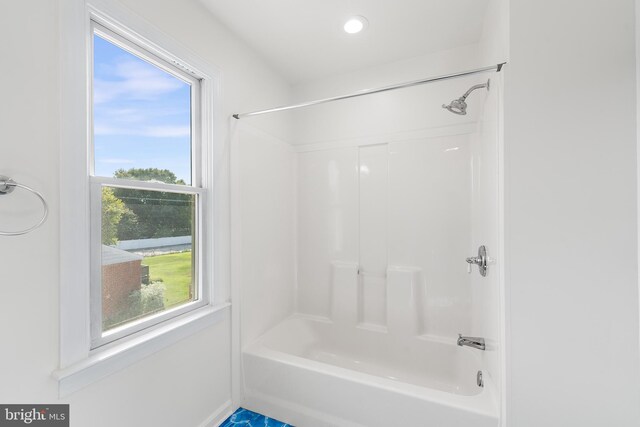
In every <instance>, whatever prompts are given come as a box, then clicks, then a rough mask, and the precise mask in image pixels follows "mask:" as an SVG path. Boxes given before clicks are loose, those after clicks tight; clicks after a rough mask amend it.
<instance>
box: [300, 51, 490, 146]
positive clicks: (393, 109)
mask: <svg viewBox="0 0 640 427" xmlns="http://www.w3.org/2000/svg"><path fill="white" fill-rule="evenodd" d="M479 54H480V49H479V47H478V46H477V45H471V46H464V47H460V48H457V49H451V50H447V51H443V52H438V53H435V54H431V55H426V56H421V57H416V58H411V59H407V60H404V61H398V62H392V63H389V64H384V65H381V66H378V67H373V68H368V69H365V70H360V71H357V72H352V73H348V74H344V75H339V76H332V77H330V78H325V79H321V80H316V81H311V82H307V83H305V84H300V85H297V86H295V87H294V91H295V92H294V96H295V99H296V100H298V101H308V100H313V99H319V98H325V97H330V96H337V95H344V94H348V93H353V92H356V91H360V90H363V89H367V88H375V87H381V86H386V85H391V84H396V83H401V82H407V81H413V80H418V79H423V78H425V77H431V76H438V75H441V74H447V73H451V72H458V71H461V70H469V69H474V68H478V67H480V66H482V65H485V64H482V63H481V60H480V56H479ZM488 77H489V75H486V76H483V75H477V76H471V77H466V78H461V79H456V80H449V81H444V82H439V83H435V84H427V85H423V86H418V87H413V88H410V89H402V90H397V91H393V92H386V93H380V94H375V95H368V96H366V97H362V98H354V99H349V100H343V101H338V102H332V103H329V104H324V105H318V106H314V107H309V108H304V109H300V110H297V111H295V112H293V113H292V115H293V118H294V132H295V138H293V139H292V142H293V143H294V144H295V145H305V144H312V143H318V142H327V141H342V140H349V139H356V138H362V137H364V138H369V139H370V138H371V137H373V136H381V135H385V134H390V133H397V132H398V131H399V130H402V131H411V130H417V129H425V128H433V127H439V126H451V125H458V124H460V123H470V122H474V121H475V120H476V118H477V111H478V108H477V107H478V106H479V105H481V102H480V100H479V99H478V97H476V96H474V97H470V98H469V114H468V115H467V116H464V117H461V116H456V115H454V114H451V113H448V112H447V111H446V110H443V109H442V108H441V106H442V104H448V103H449V102H450V101H451V100H452V99H455V98H458V97H460V96H461V95H462V94H463V93H464V92H465V91H466V90H467V89H468V88H469V87H471V86H472V85H474V84H477V83H483V82H484V81H486V79H487V78H488Z"/></svg>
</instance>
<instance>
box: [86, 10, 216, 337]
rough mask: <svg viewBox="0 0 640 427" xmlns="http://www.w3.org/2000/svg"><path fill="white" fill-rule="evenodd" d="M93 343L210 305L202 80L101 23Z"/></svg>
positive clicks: (92, 172)
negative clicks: (205, 252)
mask: <svg viewBox="0 0 640 427" xmlns="http://www.w3.org/2000/svg"><path fill="white" fill-rule="evenodd" d="M92 54H93V58H92V64H91V66H92V81H91V95H92V102H91V118H92V121H91V122H92V129H91V138H90V147H89V155H90V159H91V161H90V167H89V181H90V204H91V209H90V212H91V213H90V215H91V218H90V229H91V237H90V241H91V243H90V245H91V292H90V297H91V348H92V349H95V348H98V347H100V346H102V345H105V344H108V343H110V342H113V341H115V340H117V339H119V338H122V337H125V336H128V335H131V334H134V333H136V332H139V331H142V330H144V329H146V328H149V327H151V326H153V325H157V324H159V323H161V322H164V321H166V320H168V319H172V318H175V317H176V316H180V315H183V314H185V313H187V312H189V311H192V310H194V309H197V308H199V307H202V306H204V305H206V304H208V303H209V292H208V287H207V286H204V282H205V280H206V279H207V278H206V277H204V274H205V271H206V270H205V269H204V268H203V247H205V245H204V243H205V242H204V240H206V238H205V235H204V233H203V230H204V229H205V228H206V227H205V224H204V222H203V221H204V219H205V218H206V216H205V202H204V200H205V198H206V196H207V193H206V188H205V187H204V185H203V179H202V167H201V164H202V162H201V160H202V159H201V156H202V145H203V143H202V137H201V132H200V128H201V127H200V125H201V117H202V108H201V102H200V100H201V79H200V78H198V77H197V76H196V75H194V74H193V73H192V72H190V71H189V70H187V69H184V68H182V67H180V66H179V64H180V62H179V61H177V60H172V59H170V58H163V57H160V56H158V55H155V54H154V53H152V52H150V51H148V50H145V49H144V48H142V47H140V46H139V45H137V44H135V43H133V42H132V41H130V40H127V39H126V38H124V37H122V36H121V35H119V34H117V33H115V32H113V31H111V30H110V29H108V28H106V27H104V26H102V25H100V24H98V23H95V22H92Z"/></svg>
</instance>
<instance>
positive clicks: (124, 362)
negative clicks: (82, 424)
mask: <svg viewBox="0 0 640 427" xmlns="http://www.w3.org/2000/svg"><path fill="white" fill-rule="evenodd" d="M230 307H231V304H229V303H225V304H219V305H215V306H207V307H203V308H200V309H198V310H194V311H193V312H190V313H188V314H185V315H183V316H180V317H178V318H176V319H174V320H172V321H168V322H167V323H166V324H163V325H161V326H160V327H157V328H154V329H152V330H150V331H148V332H146V333H144V334H141V335H140V336H134V337H131V338H130V339H126V341H124V342H122V343H120V344H116V345H113V346H109V347H108V348H105V349H98V350H94V351H92V352H91V354H90V355H89V356H88V357H87V358H86V359H84V360H81V361H79V362H77V363H75V364H73V365H71V366H68V367H66V368H63V369H59V370H56V371H54V372H53V374H52V375H53V377H54V378H55V379H56V380H57V381H58V393H59V396H60V397H64V396H68V395H69V394H71V393H74V392H76V391H78V390H80V389H82V388H84V387H86V386H88V385H89V384H91V383H94V382H96V381H98V380H101V379H103V378H105V377H107V376H109V375H111V374H113V373H115V372H117V371H119V370H121V369H124V368H126V367H127V366H129V365H132V364H133V363H135V362H138V361H139V360H142V359H144V358H146V357H148V356H150V355H152V354H154V353H156V352H158V351H160V350H162V349H163V348H166V347H168V346H170V345H172V344H174V343H176V342H178V341H180V340H182V339H183V338H186V337H188V336H190V335H192V334H194V333H196V332H199V331H201V330H203V329H205V328H207V327H209V326H212V325H214V324H216V323H218V322H220V321H221V320H222V319H223V318H224V317H225V316H226V314H227V312H228V311H229V308H230Z"/></svg>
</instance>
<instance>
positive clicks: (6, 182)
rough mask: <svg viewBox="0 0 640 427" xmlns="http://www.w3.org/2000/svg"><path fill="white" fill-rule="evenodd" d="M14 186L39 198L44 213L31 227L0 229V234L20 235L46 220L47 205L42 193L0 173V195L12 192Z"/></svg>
mask: <svg viewBox="0 0 640 427" xmlns="http://www.w3.org/2000/svg"><path fill="white" fill-rule="evenodd" d="M16 187H17V188H22V189H23V190H27V191H30V192H31V193H33V194H35V195H36V197H38V199H40V201H41V202H42V207H43V208H44V213H43V214H42V218H40V221H38V223H37V224H36V225H34V226H33V227H29V228H27V229H24V230H18V231H2V230H0V236H20V235H23V234H27V233H30V232H31V231H33V230H35V229H36V228H38V227H40V226H41V225H42V224H44V222H45V221H46V220H47V215H49V206H48V205H47V201H46V200H45V199H44V196H42V194H40V193H39V192H38V191H36V190H34V189H33V188H30V187H27V186H26V185H22V184H18V183H17V182H15V181H14V180H12V179H11V178H9V177H8V176H4V175H0V196H5V195H7V194H11V193H13V190H15V189H16Z"/></svg>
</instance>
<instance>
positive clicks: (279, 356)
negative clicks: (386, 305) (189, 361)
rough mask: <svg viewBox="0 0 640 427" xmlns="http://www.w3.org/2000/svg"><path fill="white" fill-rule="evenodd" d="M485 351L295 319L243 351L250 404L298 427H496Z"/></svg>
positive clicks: (287, 321)
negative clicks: (481, 381) (481, 376)
mask: <svg viewBox="0 0 640 427" xmlns="http://www.w3.org/2000/svg"><path fill="white" fill-rule="evenodd" d="M478 352H479V350H474V349H469V348H462V347H458V346H456V345H455V344H452V343H442V342H436V341H433V340H427V339H422V338H415V337H411V338H409V337H407V338H398V337H392V336H390V335H389V334H386V333H382V332H378V331H372V330H366V329H360V328H339V327H337V326H336V325H334V324H333V323H331V322H328V321H322V320H316V319H310V318H306V317H302V316H294V317H291V318H289V319H287V320H285V321H284V322H282V323H280V324H279V325H278V326H276V327H275V328H273V329H271V330H270V331H268V332H267V333H266V334H264V335H263V336H262V337H261V338H259V339H258V340H257V341H256V342H254V343H253V344H251V345H250V346H249V347H247V348H246V349H245V350H244V351H243V364H244V384H245V396H244V405H245V407H247V408H248V409H251V410H255V411H259V412H263V413H267V414H269V415H271V416H272V417H274V418H279V419H280V420H282V421H285V422H288V423H290V424H293V425H295V426H297V427H330V426H331V427H395V426H404V425H408V426H416V427H423V426H424V427H427V426H434V427H466V426H472V427H485V426H486V427H489V426H490V427H496V426H498V424H499V423H498V410H497V407H496V404H495V399H494V397H493V396H492V395H491V392H490V390H491V389H492V387H490V386H489V385H487V384H485V387H484V388H480V387H478V386H477V384H476V373H477V371H478V370H480V357H479V354H478ZM485 377H486V376H485Z"/></svg>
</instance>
